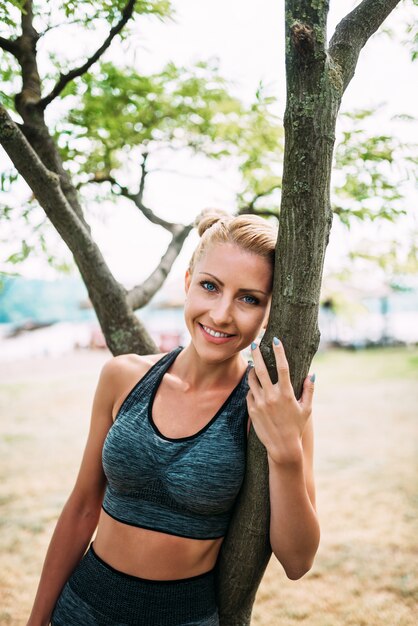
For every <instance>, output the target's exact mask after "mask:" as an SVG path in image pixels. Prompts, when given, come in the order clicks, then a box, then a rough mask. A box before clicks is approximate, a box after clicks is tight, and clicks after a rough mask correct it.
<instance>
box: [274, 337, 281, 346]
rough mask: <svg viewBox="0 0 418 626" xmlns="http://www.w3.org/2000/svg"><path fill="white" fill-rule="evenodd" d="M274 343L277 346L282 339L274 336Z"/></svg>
mask: <svg viewBox="0 0 418 626" xmlns="http://www.w3.org/2000/svg"><path fill="white" fill-rule="evenodd" d="M273 343H274V345H275V346H280V340H279V339H277V337H273Z"/></svg>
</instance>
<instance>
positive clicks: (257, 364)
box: [251, 341, 272, 389]
mask: <svg viewBox="0 0 418 626" xmlns="http://www.w3.org/2000/svg"><path fill="white" fill-rule="evenodd" d="M251 355H252V357H253V361H254V369H255V373H256V375H257V378H258V380H259V383H260V385H261V387H262V388H263V389H267V388H268V387H269V386H270V387H271V384H272V383H271V379H270V375H269V373H268V370H267V367H266V364H265V363H264V359H263V355H262V354H261V350H260V348H259V346H258V345H257V344H256V343H255V342H254V341H253V343H252V344H251Z"/></svg>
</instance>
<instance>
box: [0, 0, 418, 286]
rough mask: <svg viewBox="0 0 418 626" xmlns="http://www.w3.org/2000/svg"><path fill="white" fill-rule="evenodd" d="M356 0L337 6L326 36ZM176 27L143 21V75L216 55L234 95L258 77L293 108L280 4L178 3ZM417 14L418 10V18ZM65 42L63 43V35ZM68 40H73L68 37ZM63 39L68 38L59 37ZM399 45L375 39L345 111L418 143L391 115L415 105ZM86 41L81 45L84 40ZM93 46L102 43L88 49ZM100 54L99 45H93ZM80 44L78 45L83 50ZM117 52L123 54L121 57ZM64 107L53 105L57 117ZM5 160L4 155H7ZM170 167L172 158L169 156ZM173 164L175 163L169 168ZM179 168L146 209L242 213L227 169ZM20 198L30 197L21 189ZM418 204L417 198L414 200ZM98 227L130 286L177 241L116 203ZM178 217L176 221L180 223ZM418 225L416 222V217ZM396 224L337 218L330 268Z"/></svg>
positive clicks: (168, 214) (189, 246) (415, 75)
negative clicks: (358, 112) (371, 113)
mask: <svg viewBox="0 0 418 626" xmlns="http://www.w3.org/2000/svg"><path fill="white" fill-rule="evenodd" d="M357 4H359V3H358V2H353V1H352V0H334V1H332V0H331V10H330V15H329V21H328V33H329V36H331V34H332V32H333V30H334V28H335V25H336V24H337V23H338V22H339V20H340V19H341V18H342V17H343V16H344V15H345V14H346V13H347V12H349V11H350V10H351V9H352V8H353V7H354V6H355V5H357ZM173 5H174V7H175V9H176V17H175V21H172V22H166V23H161V22H159V21H158V20H155V19H148V18H144V19H143V20H141V21H140V23H139V24H138V27H136V28H135V33H134V42H135V43H134V45H133V47H131V49H130V51H129V54H130V55H131V59H132V63H133V64H134V65H135V67H137V68H138V71H139V72H154V71H158V70H159V69H160V68H161V67H162V66H163V65H164V64H165V63H166V62H167V61H168V60H173V61H174V62H176V63H179V64H185V65H189V64H191V63H193V62H195V61H198V60H202V59H203V60H204V59H208V58H210V57H213V56H216V57H218V58H219V60H220V69H221V73H222V74H223V75H224V76H225V77H226V78H228V79H230V80H231V81H233V90H234V95H237V96H239V97H240V98H242V99H243V100H245V101H250V100H251V99H252V98H253V96H254V93H255V91H256V88H257V85H258V84H259V82H260V80H262V81H263V83H264V85H266V87H267V89H268V91H269V92H270V93H271V94H272V95H275V96H276V97H277V99H278V112H279V114H280V115H283V112H284V108H285V71H284V46H283V41H284V35H283V32H284V29H283V21H284V18H283V5H284V2H281V1H279V0H259V1H258V2H254V1H253V0H228V2H225V0H211V2H210V3H209V2H196V1H195V0H174V1H173ZM414 15H415V18H416V13H415V14H414ZM411 16H412V10H411V8H407V7H405V6H402V7H399V8H398V9H397V10H395V12H394V13H393V14H392V15H391V16H390V17H389V18H388V20H387V21H386V22H385V27H386V28H390V29H392V30H394V31H395V32H400V31H401V30H402V24H403V23H404V22H405V21H406V20H407V19H408V18H409V19H411ZM54 36H55V37H57V45H58V43H59V45H61V44H62V37H63V34H62V33H61V34H58V32H57V35H54V34H53V31H51V37H54ZM64 36H65V35H64ZM58 38H60V39H58ZM397 39H398V40H397V41H395V40H391V39H390V38H389V37H388V36H387V35H385V34H376V35H375V36H373V37H372V39H371V40H370V41H369V42H368V43H367V45H366V47H365V49H364V50H363V52H362V54H361V56H360V60H359V63H358V66H357V70H356V74H355V77H354V79H353V81H352V82H351V84H350V86H349V87H348V89H347V91H346V93H345V95H344V99H343V105H342V110H345V111H349V110H353V109H361V108H371V107H376V106H379V105H382V106H381V109H380V112H379V114H378V115H377V116H376V119H375V121H374V125H375V129H374V130H376V132H381V131H382V128H385V132H386V131H387V132H388V133H390V134H398V135H400V136H401V135H402V134H404V138H408V139H411V138H412V136H415V138H416V139H417V140H418V130H417V128H416V126H415V128H414V129H411V128H409V130H408V136H406V135H405V132H406V131H405V130H404V128H403V126H401V125H400V124H397V123H395V122H393V121H391V117H392V116H393V115H396V114H399V113H409V114H411V115H414V114H415V113H416V109H417V95H418V94H417V92H418V88H417V85H418V62H417V63H415V64H412V63H411V62H410V54H409V51H408V49H407V46H405V45H402V44H401V43H399V37H398V38H397ZM79 45H81V42H79ZM89 45H90V46H92V45H93V46H94V45H95V43H94V42H88V43H87V44H86V46H87V47H86V53H88V52H89V49H88V46H89ZM93 49H94V47H93ZM79 50H80V47H79V46H77V51H79ZM121 54H122V53H121V52H120V47H118V46H114V47H112V49H111V50H110V51H109V53H108V55H109V56H110V58H112V55H114V58H120V55H121ZM118 55H119V57H118ZM54 114H55V115H56V114H57V110H56V111H55V112H54V110H52V109H51V112H50V115H52V116H53V115H54ZM0 159H2V162H5V158H4V157H2V156H1V155H0ZM164 161H165V163H167V157H165V159H164ZM170 167H171V163H170ZM175 169H176V170H178V171H182V172H187V174H188V175H187V176H179V175H174V174H167V173H166V174H164V173H156V174H153V175H152V177H150V179H149V184H148V187H147V192H146V198H145V200H146V203H147V204H148V205H149V206H150V207H151V208H153V209H154V210H155V212H156V213H157V214H158V215H160V216H161V217H164V218H166V219H169V220H171V221H179V222H180V221H182V222H184V223H187V222H190V221H192V220H193V218H194V216H195V215H196V214H197V213H198V212H199V211H200V210H202V209H203V208H206V207H212V206H216V207H222V208H225V209H227V210H230V211H233V210H234V200H235V193H234V185H235V179H234V175H233V174H232V173H231V172H225V170H224V167H223V166H222V167H219V166H218V165H216V164H212V163H210V164H208V163H207V162H206V161H204V160H203V159H200V158H198V157H193V158H190V157H188V156H186V155H181V156H180V158H178V159H177V160H176V163H175ZM22 193H26V190H23V191H22ZM413 202H415V203H416V198H415V199H414V198H413V197H412V196H411V198H410V203H411V204H412V203H413ZM94 214H95V215H96V216H100V217H98V218H97V217H96V219H92V231H93V234H94V236H95V238H96V240H97V241H98V243H99V245H100V247H101V249H102V252H103V254H104V256H105V258H106V260H107V262H108V263H109V265H110V267H111V269H112V271H113V273H114V274H115V276H116V278H118V279H119V280H121V281H122V282H123V283H124V284H125V285H127V286H131V285H132V284H135V283H137V282H140V281H141V280H143V279H144V278H145V277H146V276H147V275H148V274H149V273H150V272H151V271H152V269H153V268H154V267H155V265H156V264H157V263H158V260H159V258H160V257H161V256H162V254H163V252H164V250H165V246H166V245H167V243H168V240H169V235H168V234H167V233H166V232H164V231H162V230H161V229H160V228H158V227H155V226H152V225H150V224H149V223H148V222H147V221H146V220H145V218H143V217H141V216H140V215H138V211H137V210H136V209H135V208H133V207H131V206H130V205H129V203H121V204H120V205H119V206H118V209H117V211H115V210H114V207H110V206H109V207H106V206H101V207H98V208H97V210H94ZM173 216H175V217H173ZM411 220H412V221H411ZM414 220H416V218H413V217H409V218H408V219H407V220H404V223H403V224H402V223H400V224H398V225H397V227H396V233H397V235H398V236H399V237H401V238H402V237H405V238H407V237H408V232H409V231H410V230H411V228H412V227H413V225H414V224H415V227H417V223H416V221H414ZM393 232H394V230H393V226H392V225H384V224H383V225H376V224H374V225H373V226H371V227H368V226H364V225H363V224H359V225H354V226H353V227H352V229H351V230H350V231H347V230H346V229H345V228H344V227H342V226H341V224H340V223H339V221H338V220H337V219H334V224H333V229H332V233H331V238H330V244H329V247H328V251H327V260H326V269H327V268H328V270H329V271H331V270H332V269H333V268H338V267H340V266H341V265H342V264H344V259H345V257H346V256H347V253H348V251H349V249H350V248H351V247H353V246H355V245H356V243H358V241H361V240H362V238H364V237H365V236H366V237H370V238H372V239H376V238H378V237H380V238H383V239H384V238H390V237H392V236H393ZM196 241H197V236H196V235H195V234H194V233H193V234H192V235H191V236H190V237H189V240H188V241H187V243H186V245H185V248H184V251H183V252H182V254H181V255H180V257H179V259H178V260H177V261H176V263H175V266H174V268H173V275H175V276H181V275H182V274H183V272H184V270H185V267H186V264H187V261H188V258H189V257H190V255H191V252H192V250H193V248H194V246H195V245H196ZM22 273H23V274H24V275H27V276H29V277H40V278H52V277H53V276H54V273H53V272H52V271H51V270H50V269H49V268H48V267H46V266H45V264H44V263H42V262H39V261H33V260H32V261H31V262H30V263H28V264H27V265H26V266H25V267H23V268H22Z"/></svg>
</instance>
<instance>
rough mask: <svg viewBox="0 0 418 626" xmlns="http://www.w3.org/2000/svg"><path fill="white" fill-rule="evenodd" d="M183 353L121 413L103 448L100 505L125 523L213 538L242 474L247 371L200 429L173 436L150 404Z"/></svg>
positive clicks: (169, 358) (168, 358) (155, 372)
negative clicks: (165, 430) (163, 428)
mask: <svg viewBox="0 0 418 626" xmlns="http://www.w3.org/2000/svg"><path fill="white" fill-rule="evenodd" d="M181 350H182V347H178V348H176V349H175V350H173V351H172V352H170V353H169V354H167V355H165V356H164V357H163V358H162V359H160V360H159V361H158V362H157V363H156V364H155V365H153V367H151V369H150V370H149V371H148V372H147V373H146V375H145V376H144V377H143V378H142V379H141V380H140V381H139V383H138V384H137V385H136V386H135V387H134V388H133V389H132V391H131V392H130V393H129V395H128V397H127V398H126V399H125V401H124V402H123V404H122V406H121V408H120V410H119V412H118V415H117V419H116V420H115V422H114V424H113V425H112V427H111V429H110V431H109V433H108V435H107V438H106V440H105V443H104V446H103V468H104V471H105V474H106V477H107V480H108V484H107V486H106V491H105V496H104V500H103V509H104V510H105V511H106V513H108V514H109V515H111V516H112V517H114V518H115V519H117V520H119V521H120V522H123V523H125V524H130V525H133V526H138V527H142V528H149V529H152V530H158V531H161V532H164V533H169V534H173V535H178V536H181V537H189V538H193V539H214V538H217V537H222V536H224V535H225V533H226V529H227V526H228V522H229V519H230V516H231V512H232V507H233V504H234V501H235V499H236V496H237V494H238V491H239V489H240V487H241V483H242V480H243V477H244V470H245V451H246V425H247V418H248V414H247V406H246V395H247V392H248V383H247V375H248V371H249V370H248V369H247V371H246V373H245V375H244V376H243V378H242V379H241V381H240V382H239V384H238V385H237V386H236V387H235V389H234V390H233V391H232V393H231V394H230V396H229V398H228V399H227V400H226V402H225V403H224V404H223V406H222V407H221V408H220V409H219V411H218V412H217V413H216V415H214V417H213V418H212V419H211V420H210V422H209V423H208V424H207V425H206V426H205V427H204V428H203V429H201V430H200V431H199V432H198V433H196V434H195V435H192V436H190V437H183V438H180V439H170V438H168V437H165V436H164V435H162V434H161V433H160V432H159V430H158V428H157V427H156V425H155V424H154V422H153V419H152V405H153V400H154V397H155V394H156V392H157V389H158V386H159V384H160V382H161V380H162V378H163V376H164V374H165V372H166V371H167V370H168V368H169V367H170V365H171V364H172V363H173V361H174V360H175V358H176V357H177V356H178V354H179V353H180V352H181ZM178 410H179V409H177V408H176V407H175V406H173V419H175V417H176V413H177V411H178ZM198 410H199V407H196V411H198Z"/></svg>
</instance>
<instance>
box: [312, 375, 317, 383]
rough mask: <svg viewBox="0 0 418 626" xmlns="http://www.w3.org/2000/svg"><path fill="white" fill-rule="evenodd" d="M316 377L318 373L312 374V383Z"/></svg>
mask: <svg viewBox="0 0 418 626" xmlns="http://www.w3.org/2000/svg"><path fill="white" fill-rule="evenodd" d="M315 378H316V374H312V376H311V383H314V382H315Z"/></svg>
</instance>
